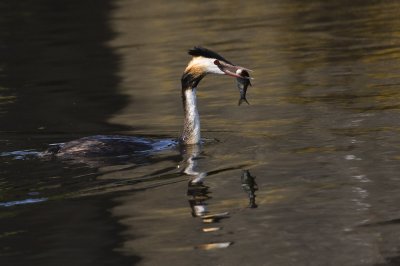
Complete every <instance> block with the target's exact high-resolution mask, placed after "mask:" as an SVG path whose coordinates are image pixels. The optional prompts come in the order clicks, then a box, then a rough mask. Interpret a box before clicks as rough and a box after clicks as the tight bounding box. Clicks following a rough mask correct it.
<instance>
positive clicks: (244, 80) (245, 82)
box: [236, 69, 251, 105]
mask: <svg viewBox="0 0 400 266" xmlns="http://www.w3.org/2000/svg"><path fill="white" fill-rule="evenodd" d="M236 74H237V75H239V77H238V78H236V82H237V87H238V89H239V92H240V99H239V104H238V105H241V104H242V103H243V102H246V103H247V104H250V103H249V102H248V101H247V99H246V92H247V87H248V86H249V85H250V86H251V83H250V75H249V72H248V71H247V70H242V69H238V70H237V71H236Z"/></svg>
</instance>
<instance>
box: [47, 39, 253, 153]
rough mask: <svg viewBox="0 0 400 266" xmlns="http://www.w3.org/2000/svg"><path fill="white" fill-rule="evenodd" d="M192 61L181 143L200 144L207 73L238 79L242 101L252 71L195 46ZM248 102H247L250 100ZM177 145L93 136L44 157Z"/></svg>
mask: <svg viewBox="0 0 400 266" xmlns="http://www.w3.org/2000/svg"><path fill="white" fill-rule="evenodd" d="M188 53H189V55H191V56H192V60H191V61H190V62H189V64H188V65H187V67H186V69H185V71H184V72H183V75H182V79H181V83H182V103H183V109H184V123H183V132H182V136H181V137H180V139H179V142H180V144H183V145H189V144H199V143H200V118H199V113H198V110H197V101H196V88H197V86H198V85H199V82H200V81H201V79H202V78H204V77H205V76H206V75H207V74H220V75H228V76H232V77H235V78H237V82H238V86H239V89H240V93H241V100H240V102H239V103H241V101H243V99H244V100H245V97H246V95H245V94H246V91H245V90H244V94H243V86H245V88H246V89H247V86H248V85H249V84H250V81H249V79H250V76H249V74H248V72H247V71H248V69H246V68H244V67H240V66H237V65H234V64H232V63H231V62H229V61H228V60H226V59H225V58H223V57H222V56H221V55H219V54H217V53H215V52H213V51H211V50H208V49H206V48H203V47H194V48H192V49H190V50H189V51H188ZM246 102H247V100H246ZM174 145H176V142H174V141H173V140H154V139H145V138H138V137H128V136H90V137H84V138H81V139H77V140H73V141H70V142H66V143H62V144H55V145H52V147H51V148H50V149H48V151H47V152H45V153H44V155H48V154H52V155H55V156H57V157H62V158H69V159H74V158H76V157H86V156H89V157H99V156H101V157H107V156H115V155H134V154H138V153H139V154H143V152H151V151H157V150H162V149H166V148H168V147H171V146H174Z"/></svg>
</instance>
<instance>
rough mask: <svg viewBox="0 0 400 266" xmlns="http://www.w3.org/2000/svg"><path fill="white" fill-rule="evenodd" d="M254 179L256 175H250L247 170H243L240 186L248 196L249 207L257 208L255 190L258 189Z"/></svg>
mask: <svg viewBox="0 0 400 266" xmlns="http://www.w3.org/2000/svg"><path fill="white" fill-rule="evenodd" d="M255 179H256V177H255V176H251V174H250V171H249V170H243V172H242V178H241V181H242V188H243V190H244V191H245V192H246V193H247V196H248V197H249V208H257V204H256V193H255V192H256V191H257V190H258V186H257V183H256V180H255Z"/></svg>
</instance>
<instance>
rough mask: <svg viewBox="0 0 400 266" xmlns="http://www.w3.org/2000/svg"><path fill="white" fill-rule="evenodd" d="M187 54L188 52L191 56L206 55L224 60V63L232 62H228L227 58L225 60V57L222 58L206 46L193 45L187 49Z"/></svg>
mask: <svg viewBox="0 0 400 266" xmlns="http://www.w3.org/2000/svg"><path fill="white" fill-rule="evenodd" d="M188 54H190V55H191V56H202V57H206V58H215V59H218V60H221V61H224V62H226V63H229V64H232V63H231V62H229V61H228V60H226V59H225V58H223V57H222V56H220V55H219V54H217V53H216V52H213V51H211V50H209V49H207V48H204V47H200V46H195V47H193V48H192V49H190V50H189V51H188Z"/></svg>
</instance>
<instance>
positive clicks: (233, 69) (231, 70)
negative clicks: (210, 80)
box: [214, 60, 252, 79]
mask: <svg viewBox="0 0 400 266" xmlns="http://www.w3.org/2000/svg"><path fill="white" fill-rule="evenodd" d="M214 64H215V65H216V66H218V68H219V69H220V70H221V71H222V72H224V73H225V75H228V76H231V77H235V78H245V79H251V78H250V77H244V76H241V75H239V74H236V73H237V72H238V70H246V71H252V70H250V69H247V68H244V67H241V66H235V65H231V64H228V63H226V62H223V61H220V60H215V61H214ZM239 73H240V71H239Z"/></svg>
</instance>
